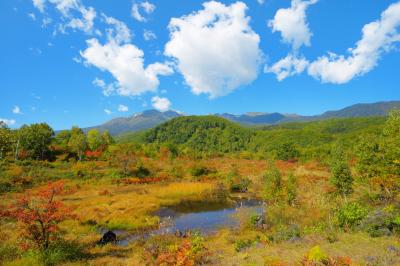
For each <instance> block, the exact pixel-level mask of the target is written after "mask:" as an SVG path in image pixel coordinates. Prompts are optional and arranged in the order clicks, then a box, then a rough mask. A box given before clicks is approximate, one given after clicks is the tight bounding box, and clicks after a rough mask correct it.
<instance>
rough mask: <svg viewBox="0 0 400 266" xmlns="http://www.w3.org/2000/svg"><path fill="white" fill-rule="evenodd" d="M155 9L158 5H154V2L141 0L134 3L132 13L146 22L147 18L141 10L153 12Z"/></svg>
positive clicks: (148, 12)
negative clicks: (142, 0) (141, 0)
mask: <svg viewBox="0 0 400 266" xmlns="http://www.w3.org/2000/svg"><path fill="white" fill-rule="evenodd" d="M155 9H156V6H155V5H153V4H152V3H150V2H148V1H144V2H141V3H139V4H138V3H134V4H133V5H132V9H131V15H132V17H133V18H134V19H136V20H137V21H140V22H145V21H147V20H146V18H145V17H144V16H143V15H142V14H141V10H143V12H145V13H146V14H151V13H153V12H154V10H155Z"/></svg>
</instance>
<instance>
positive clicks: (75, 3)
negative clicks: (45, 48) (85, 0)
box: [32, 0, 96, 33]
mask: <svg viewBox="0 0 400 266" xmlns="http://www.w3.org/2000/svg"><path fill="white" fill-rule="evenodd" d="M32 1H33V5H34V6H35V7H36V8H37V9H38V10H39V11H40V12H41V13H44V12H45V8H46V4H47V3H49V4H52V5H54V7H55V8H56V9H57V10H58V11H59V12H60V13H61V15H62V20H63V22H62V23H61V24H59V25H58V28H57V30H58V31H60V32H65V30H66V29H67V28H71V29H78V30H82V31H84V32H86V33H93V27H94V20H95V18H96V11H95V10H94V8H93V7H85V6H84V5H83V4H82V2H81V0H32ZM76 14H79V15H78V16H76ZM50 22H51V19H50V18H45V19H43V24H42V26H43V27H45V26H47V25H48V24H49V23H50Z"/></svg>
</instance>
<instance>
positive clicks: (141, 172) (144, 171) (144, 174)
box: [133, 164, 150, 178]
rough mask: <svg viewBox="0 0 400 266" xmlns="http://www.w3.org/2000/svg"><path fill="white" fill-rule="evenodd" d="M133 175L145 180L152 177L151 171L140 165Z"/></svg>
mask: <svg viewBox="0 0 400 266" xmlns="http://www.w3.org/2000/svg"><path fill="white" fill-rule="evenodd" d="M133 174H134V175H135V176H137V177H138V178H145V177H148V176H149V175H150V170H149V169H147V168H146V167H144V166H143V165H141V164H139V165H138V166H137V168H136V169H135V170H134V171H133Z"/></svg>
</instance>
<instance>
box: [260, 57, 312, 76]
mask: <svg viewBox="0 0 400 266" xmlns="http://www.w3.org/2000/svg"><path fill="white" fill-rule="evenodd" d="M308 64H309V62H308V61H307V60H306V59H305V58H304V57H297V56H296V55H293V54H289V55H288V56H286V57H285V58H283V59H281V60H279V61H278V62H276V63H275V64H274V65H272V66H271V67H268V66H266V67H265V68H264V72H265V73H274V74H275V75H276V76H277V79H278V80H279V81H282V80H284V79H285V78H287V77H290V76H293V75H296V74H300V73H302V72H303V71H304V70H305V69H306V68H307V66H308Z"/></svg>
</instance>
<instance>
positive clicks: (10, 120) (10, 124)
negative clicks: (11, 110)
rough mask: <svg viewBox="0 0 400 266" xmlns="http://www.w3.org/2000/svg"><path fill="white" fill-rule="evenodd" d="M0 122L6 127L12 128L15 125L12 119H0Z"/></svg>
mask: <svg viewBox="0 0 400 266" xmlns="http://www.w3.org/2000/svg"><path fill="white" fill-rule="evenodd" d="M0 122H3V123H4V124H6V125H7V126H13V125H15V123H16V121H15V120H14V119H5V118H0Z"/></svg>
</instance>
